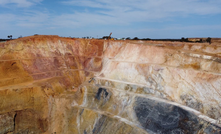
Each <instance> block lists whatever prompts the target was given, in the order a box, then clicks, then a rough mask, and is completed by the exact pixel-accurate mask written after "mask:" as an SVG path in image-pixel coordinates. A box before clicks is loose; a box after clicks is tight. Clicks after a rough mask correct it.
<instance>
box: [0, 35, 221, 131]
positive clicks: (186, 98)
mask: <svg viewBox="0 0 221 134" xmlns="http://www.w3.org/2000/svg"><path fill="white" fill-rule="evenodd" d="M220 117H221V44H220V42H219V41H218V39H214V41H213V39H212V43H211V44H209V43H186V42H161V41H113V40H96V39H71V38H61V37H58V36H41V35H39V36H31V37H25V38H20V39H17V40H12V41H8V42H4V43H0V134H1V133H2V134H5V133H36V134H37V133H44V134H52V133H53V134H55V133H56V134H75V133H76V134H77V133H79V134H86V133H96V134H98V133H100V134H104V133H105V134H108V133H109V134H115V133H125V134H126V133H134V134H135V133H136V134H137V133H144V134H145V133H208V134H211V133H221V124H220V119H221V118H220Z"/></svg>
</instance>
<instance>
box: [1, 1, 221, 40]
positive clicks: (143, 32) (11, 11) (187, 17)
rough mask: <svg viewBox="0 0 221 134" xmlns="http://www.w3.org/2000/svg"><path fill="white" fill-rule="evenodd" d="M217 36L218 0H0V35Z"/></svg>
mask: <svg viewBox="0 0 221 134" xmlns="http://www.w3.org/2000/svg"><path fill="white" fill-rule="evenodd" d="M110 32H112V33H113V34H112V36H113V37H117V38H121V37H131V38H133V37H139V38H181V37H221V0H0V38H7V36H8V35H13V37H14V38H17V37H19V36H23V37H24V36H29V35H34V34H46V35H59V36H66V37H69V36H71V37H84V36H91V37H95V38H96V37H102V36H105V35H106V36H107V35H109V33H110Z"/></svg>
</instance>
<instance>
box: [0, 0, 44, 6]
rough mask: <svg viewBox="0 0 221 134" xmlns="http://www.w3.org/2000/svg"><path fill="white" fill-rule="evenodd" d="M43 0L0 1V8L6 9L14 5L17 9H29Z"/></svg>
mask: <svg viewBox="0 0 221 134" xmlns="http://www.w3.org/2000/svg"><path fill="white" fill-rule="evenodd" d="M41 1H43V0H0V6H5V7H7V6H8V5H9V4H15V5H16V6H17V7H30V6H32V5H35V4H37V3H40V2H41Z"/></svg>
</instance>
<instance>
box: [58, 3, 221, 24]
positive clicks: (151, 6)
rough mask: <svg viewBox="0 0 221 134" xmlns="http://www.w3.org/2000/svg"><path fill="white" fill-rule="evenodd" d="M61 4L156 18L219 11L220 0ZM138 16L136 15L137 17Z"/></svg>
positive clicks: (115, 13)
mask: <svg viewBox="0 0 221 134" xmlns="http://www.w3.org/2000/svg"><path fill="white" fill-rule="evenodd" d="M62 3H63V4H68V5H73V6H81V7H90V8H96V9H95V11H97V12H98V13H104V14H107V15H111V16H114V17H118V18H119V16H129V17H135V19H137V18H142V19H146V20H147V19H157V18H166V17H170V16H179V15H189V14H197V15H207V14H217V13H221V0H94V1H91V0H68V1H64V2H62ZM137 16H138V17H137Z"/></svg>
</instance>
